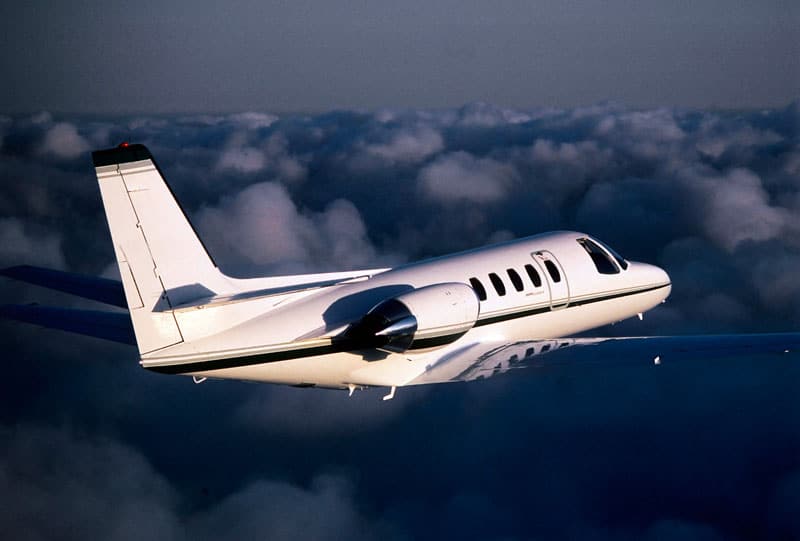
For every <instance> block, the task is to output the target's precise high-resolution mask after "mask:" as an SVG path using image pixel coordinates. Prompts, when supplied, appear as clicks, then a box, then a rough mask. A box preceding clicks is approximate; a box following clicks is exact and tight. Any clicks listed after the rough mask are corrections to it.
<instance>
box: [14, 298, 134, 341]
mask: <svg viewBox="0 0 800 541" xmlns="http://www.w3.org/2000/svg"><path fill="white" fill-rule="evenodd" d="M0 317H2V318H5V319H14V320H16V321H24V322H26V323H33V324H34V325H39V326H42V327H47V328H50V329H60V330H62V331H67V332H73V333H77V334H84V335H86V336H94V337H95V338H102V339H104V340H111V341H112V342H120V343H122V344H129V345H132V346H135V345H136V338H135V337H134V334H133V325H131V318H130V316H129V315H128V314H126V313H117V312H102V311H97V310H74V309H71V308H55V307H51V306H39V305H36V304H32V305H19V304H7V305H4V306H0Z"/></svg>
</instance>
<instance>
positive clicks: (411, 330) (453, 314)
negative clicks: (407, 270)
mask: <svg viewBox="0 0 800 541" xmlns="http://www.w3.org/2000/svg"><path fill="white" fill-rule="evenodd" d="M479 311H480V304H479V301H478V297H477V295H476V294H475V291H474V290H473V289H472V288H471V287H470V286H468V285H466V284H462V283H458V282H451V283H443V284H435V285H431V286H425V287H421V288H419V289H414V290H412V291H409V292H407V293H402V294H400V295H397V296H396V297H392V298H389V299H386V300H383V301H381V302H380V303H378V304H377V305H375V306H374V307H373V308H372V309H371V310H370V311H369V312H367V315H365V316H364V317H363V318H361V319H360V320H359V321H357V322H356V323H354V324H353V325H351V326H350V328H348V329H347V331H345V333H344V335H343V338H344V339H345V340H347V341H351V342H352V344H351V345H352V347H353V349H356V348H359V349H365V348H378V349H383V350H386V351H391V352H394V353H402V352H404V351H406V350H408V349H411V348H414V349H424V348H432V347H438V346H443V345H445V344H449V343H451V342H454V341H456V340H457V339H459V338H460V337H461V336H463V335H464V334H465V333H466V332H467V331H468V330H470V329H471V328H472V327H473V326H474V325H475V321H476V320H477V319H478V313H479Z"/></svg>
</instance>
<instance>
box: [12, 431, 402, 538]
mask: <svg viewBox="0 0 800 541" xmlns="http://www.w3.org/2000/svg"><path fill="white" fill-rule="evenodd" d="M0 437H1V438H2V439H1V440H0V442H2V444H1V446H0V458H1V460H0V490H2V492H3V494H13V495H14V497H13V498H8V499H7V500H6V501H5V503H4V505H3V506H2V508H0V528H2V530H3V532H4V533H5V535H7V536H10V537H13V538H15V539H64V540H70V539H75V540H79V539H87V538H93V537H98V538H102V539H110V540H115V541H122V540H128V539H131V540H132V539H140V538H141V536H142V535H144V536H147V537H148V538H149V539H163V540H167V541H182V540H190V539H191V540H202V539H220V538H222V537H224V538H225V539H231V540H245V539H255V538H260V539H261V538H263V539H275V540H280V539H298V538H303V539H342V537H345V538H347V539H364V540H368V539H387V538H389V539H391V538H398V537H399V536H398V535H397V532H396V531H393V529H392V528H390V527H389V524H388V523H386V522H385V521H383V520H382V519H380V518H377V519H373V518H371V517H366V516H364V515H363V514H361V513H360V512H359V510H358V508H357V505H356V502H355V501H354V494H353V487H352V485H351V484H350V483H349V482H348V481H347V479H346V478H344V477H342V476H336V475H319V476H316V477H315V478H314V479H313V480H312V481H311V483H310V485H309V486H308V487H302V486H298V485H294V484H292V483H288V482H285V481H272V480H263V479H260V480H256V481H253V482H251V483H249V484H248V485H247V486H245V487H243V488H241V489H239V490H237V491H236V492H234V493H232V494H229V495H227V496H226V497H224V498H222V499H221V500H219V501H212V502H211V505H207V506H205V507H204V508H202V509H197V510H195V511H194V512H192V513H189V514H188V515H187V514H183V513H182V512H181V511H182V508H183V507H185V506H186V505H187V503H188V501H187V499H185V497H184V496H183V495H182V494H181V493H180V492H179V491H178V490H176V489H175V488H174V487H173V486H172V485H171V483H170V482H169V481H168V480H167V478H165V477H164V476H163V475H161V474H160V473H159V472H157V471H156V470H155V469H154V468H153V466H152V465H151V464H150V463H149V462H148V460H147V459H146V458H145V457H144V456H142V454H141V453H140V452H139V451H137V450H135V449H133V448H131V447H129V446H126V445H123V444H121V443H119V442H116V441H114V440H112V439H108V438H105V437H97V436H87V435H81V434H79V433H76V432H75V431H73V430H70V429H68V428H52V427H36V426H29V425H22V426H16V427H13V428H9V427H2V428H0Z"/></svg>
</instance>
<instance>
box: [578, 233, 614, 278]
mask: <svg viewBox="0 0 800 541" xmlns="http://www.w3.org/2000/svg"><path fill="white" fill-rule="evenodd" d="M578 244H580V245H581V246H583V249H584V250H586V253H587V254H589V257H590V258H591V259H592V262H593V263H594V266H595V267H596V268H597V272H599V273H600V274H617V273H619V268H618V267H617V266H616V265H615V264H614V262H613V261H612V260H611V257H609V255H608V254H607V253H606V252H605V251H603V249H602V248H600V246H598V245H597V244H596V243H595V242H594V241H592V240H589V239H578Z"/></svg>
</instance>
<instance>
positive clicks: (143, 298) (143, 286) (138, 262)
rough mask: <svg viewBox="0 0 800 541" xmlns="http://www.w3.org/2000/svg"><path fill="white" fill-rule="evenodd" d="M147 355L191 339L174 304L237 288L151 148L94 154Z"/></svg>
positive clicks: (126, 287)
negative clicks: (183, 331) (185, 335)
mask: <svg viewBox="0 0 800 541" xmlns="http://www.w3.org/2000/svg"><path fill="white" fill-rule="evenodd" d="M92 159H93V161H94V166H95V170H96V172H97V180H98V183H99V184H100V193H101V195H102V198H103V206H104V207H105V212H106V218H107V219H108V226H109V229H110V230H111V238H112V241H113V243H114V253H115V254H116V259H117V264H118V265H119V273H120V276H121V278H122V284H123V288H124V291H125V298H126V300H127V303H128V308H129V310H130V315H131V321H132V323H133V328H134V331H135V333H136V340H137V343H138V346H139V352H140V354H142V355H144V354H146V353H151V352H153V351H156V350H159V349H162V348H165V347H168V346H171V345H173V344H177V343H179V342H182V341H183V336H182V335H181V330H180V328H179V326H178V323H177V321H176V319H175V315H174V313H173V311H172V309H173V308H174V307H175V306H177V305H179V304H181V303H183V302H185V301H187V300H191V299H196V298H198V297H202V296H208V295H214V294H218V293H222V292H225V291H226V290H227V289H229V285H230V282H229V281H228V279H227V277H225V276H224V275H223V274H222V273H221V272H220V271H219V269H218V268H217V266H216V265H215V264H214V261H213V259H212V258H211V256H210V255H209V253H208V251H207V250H206V248H205V246H204V245H203V243H202V241H201V240H200V238H199V237H198V236H197V233H196V232H195V230H194V228H193V227H192V225H191V223H190V222H189V219H188V218H187V216H186V214H185V212H184V211H183V209H182V208H181V207H180V205H179V204H178V202H177V200H176V199H175V196H174V194H173V193H172V191H171V190H170V188H169V186H168V185H167V183H166V182H165V181H164V177H163V175H162V174H161V171H160V170H159V168H158V166H157V165H156V163H155V161H154V160H153V157H152V156H151V155H150V152H149V151H148V150H147V148H146V147H145V146H143V145H129V144H125V143H123V144H122V145H120V146H119V147H117V148H113V149H109V150H100V151H96V152H93V153H92Z"/></svg>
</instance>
